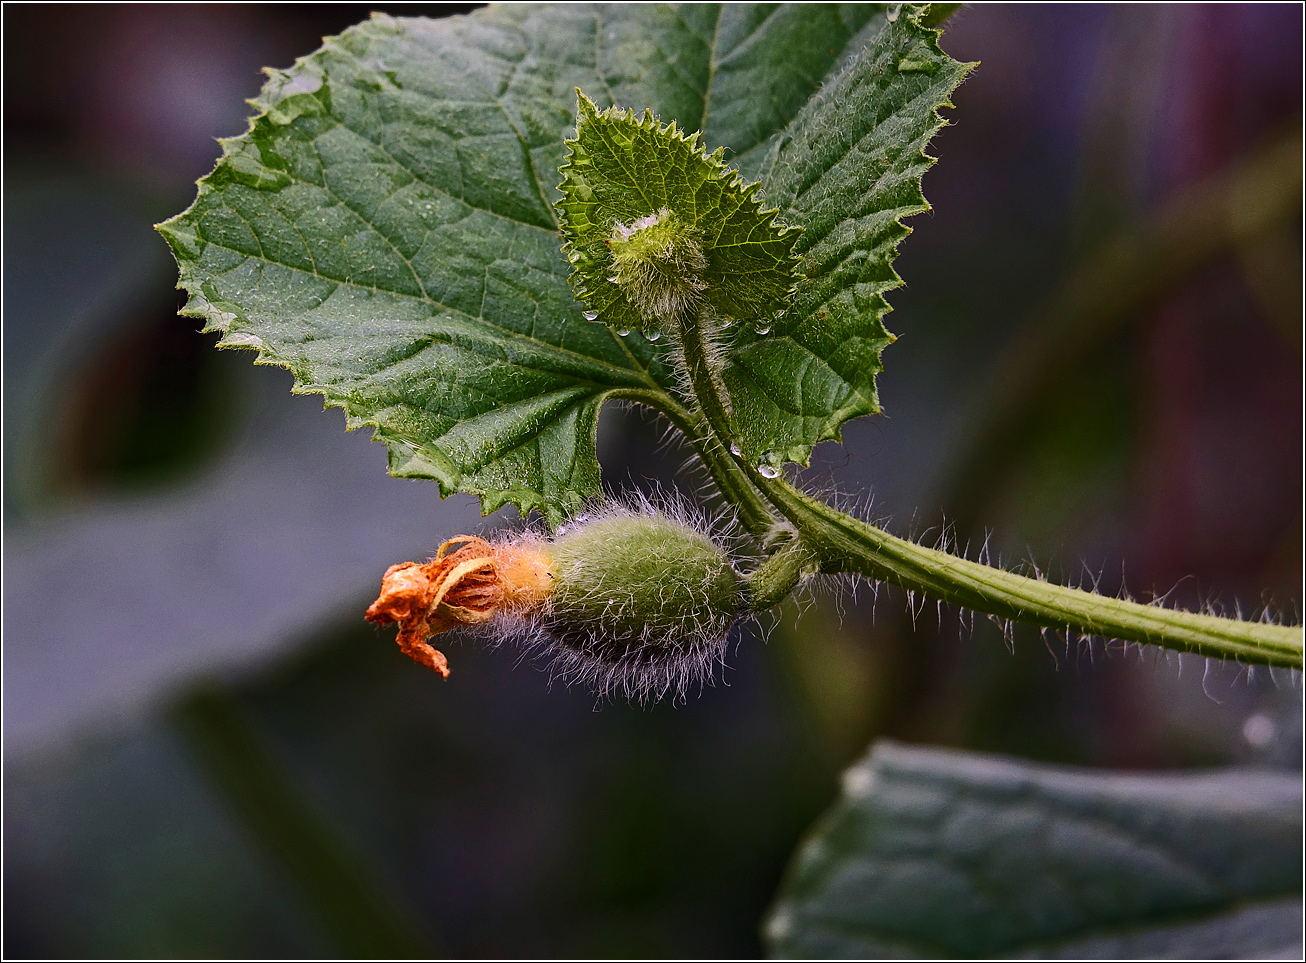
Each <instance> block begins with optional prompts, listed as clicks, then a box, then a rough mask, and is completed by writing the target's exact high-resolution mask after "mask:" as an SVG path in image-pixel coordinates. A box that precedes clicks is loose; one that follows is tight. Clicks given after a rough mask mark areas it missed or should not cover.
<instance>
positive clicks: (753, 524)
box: [612, 391, 776, 539]
mask: <svg viewBox="0 0 1306 963" xmlns="http://www.w3.org/2000/svg"><path fill="white" fill-rule="evenodd" d="M612 397H614V398H623V399H627V400H630V401H638V402H642V403H643V404H646V405H648V406H650V407H652V408H656V409H657V410H658V411H660V412H662V413H663V414H664V415H666V416H667V417H668V418H670V419H671V423H672V424H673V425H675V426H676V427H677V428H679V429H680V433H681V434H682V435H684V436H685V437H686V438H687V439H688V440H689V443H690V444H691V445H693V446H694V451H695V452H697V454H698V456H699V458H701V459H702V460H703V465H704V467H706V468H707V471H708V474H709V475H710V476H711V477H712V481H713V483H714V484H715V485H716V487H717V490H718V491H720V492H721V494H722V496H723V497H724V498H725V499H726V501H728V502H729V503H730V505H731V507H732V508H734V509H735V511H736V512H737V513H738V515H739V521H740V523H741V524H742V525H743V526H744V528H745V529H747V530H748V532H749V533H750V534H752V535H754V536H756V537H757V538H759V539H763V538H765V537H766V536H767V535H769V534H770V533H771V531H772V530H773V529H774V528H775V524H776V518H775V515H774V514H773V513H772V511H771V508H770V506H769V505H767V503H766V501H765V500H764V499H763V498H762V496H761V495H759V494H758V493H757V489H755V488H754V487H753V485H752V483H751V482H750V481H749V480H748V476H747V475H745V474H744V473H743V471H741V470H740V468H739V465H737V464H736V463H735V460H734V459H733V458H731V457H730V454H729V453H728V452H727V451H726V447H725V445H724V444H723V443H722V442H721V439H720V438H718V437H717V435H716V434H715V433H714V432H713V431H712V427H711V425H709V424H708V423H707V421H706V419H704V418H703V416H702V415H700V414H697V413H695V412H692V411H690V410H688V409H687V408H685V407H684V406H683V405H680V404H677V403H676V401H675V399H673V398H672V397H671V396H670V395H668V394H666V393H665V392H662V391H658V392H656V393H655V392H646V391H618V392H614V393H613V394H612Z"/></svg>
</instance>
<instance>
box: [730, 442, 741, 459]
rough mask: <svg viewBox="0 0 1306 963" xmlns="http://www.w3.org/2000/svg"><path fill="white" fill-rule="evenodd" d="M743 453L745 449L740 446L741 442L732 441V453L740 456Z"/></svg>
mask: <svg viewBox="0 0 1306 963" xmlns="http://www.w3.org/2000/svg"><path fill="white" fill-rule="evenodd" d="M743 453H744V449H742V448H740V447H739V442H737V441H733V442H731V443H730V454H732V455H734V456H735V457H736V458H738V457H739V456H740V455H742V454H743Z"/></svg>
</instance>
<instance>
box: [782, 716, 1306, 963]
mask: <svg viewBox="0 0 1306 963" xmlns="http://www.w3.org/2000/svg"><path fill="white" fill-rule="evenodd" d="M1301 859H1302V787H1301V780H1300V778H1298V777H1297V776H1293V775H1287V774H1279V773H1273V772H1265V771H1254V770H1221V771H1214V772H1207V773H1200V774H1133V773H1116V772H1098V771H1091V770H1080V769H1072V768H1069V767H1060V766H1047V765H1035V764H1030V763H1023V762H1016V761H1012V760H1006V759H1000V758H997V757H990V756H981V755H976V754H971V753H963V752H953V751H946V750H939V749H917V748H910V747H905V746H900V745H896V744H893V743H888V742H881V743H879V744H877V745H876V746H875V747H874V748H873V749H872V751H871V752H870V753H869V755H868V756H867V757H866V758H865V759H864V760H863V761H862V762H860V763H858V764H857V765H856V766H854V767H853V768H852V769H850V770H849V771H848V772H847V773H846V774H845V776H844V792H843V797H842V798H841V799H840V801H839V802H838V803H837V804H836V805H835V807H834V809H833V810H832V811H831V812H830V813H828V814H827V815H826V816H825V817H824V818H823V819H822V821H821V822H820V823H819V824H818V826H817V827H816V829H815V831H814V833H813V834H812V836H811V837H810V838H809V839H808V840H807V841H806V843H805V844H804V845H803V846H802V847H801V848H800V849H799V852H798V855H797V857H796V859H795V862H794V864H793V865H792V866H791V867H790V872H789V875H788V878H787V880H786V882H785V884H784V886H783V888H782V890H781V894H780V898H779V900H778V902H777V904H776V907H775V909H774V911H773V913H772V915H771V918H770V920H769V922H768V924H767V932H768V937H769V939H770V940H771V944H772V948H773V950H774V951H775V952H776V954H777V955H780V956H786V957H839V958H846V957H855V958H883V957H902V956H910V957H941V958H951V957H968V956H979V957H996V956H1013V955H1015V956H1030V957H1035V958H1039V957H1079V958H1115V957H1119V958H1125V959H1133V958H1139V957H1140V956H1141V957H1142V958H1152V957H1165V956H1174V957H1185V956H1186V957H1198V958H1200V957H1203V956H1213V955H1224V956H1238V957H1255V956H1258V955H1262V954H1268V953H1277V952H1279V951H1281V950H1282V949H1283V948H1284V947H1285V946H1286V947H1288V948H1289V949H1293V948H1294V947H1296V948H1297V949H1299V948H1300V944H1301ZM1294 952H1295V950H1294Z"/></svg>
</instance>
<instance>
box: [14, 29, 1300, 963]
mask: <svg viewBox="0 0 1306 963" xmlns="http://www.w3.org/2000/svg"><path fill="white" fill-rule="evenodd" d="M371 9H380V10H384V11H386V12H389V13H392V14H396V15H412V14H418V13H421V14H425V15H431V16H439V15H445V14H448V13H450V12H455V11H456V10H457V9H465V8H454V7H447V6H446V7H441V6H430V5H427V6H422V5H406V4H380V5H377V6H376V7H366V6H360V5H349V4H344V5H295V6H276V5H265V6H242V5H235V6H231V5H198V6H170V5H148V6H147V5H131V4H127V5H116V6H94V7H93V6H55V5H21V6H19V5H6V6H5V8H4V10H3V17H4V27H5V30H4V54H5V57H4V71H5V76H4V79H5V85H4V133H5V157H4V161H5V165H4V197H5V208H4V213H5V218H4V241H5V247H4V250H5V261H4V309H5V310H4V525H5V550H4V551H5V557H4V561H5V566H4V603H5V605H4V642H5V649H4V670H5V672H4V697H5V698H4V724H5V746H4V748H5V773H4V774H5V783H4V803H5V807H4V813H5V825H4V834H5V835H4V843H5V861H4V873H5V884H6V885H5V924H6V925H5V928H4V948H3V949H4V953H5V955H6V956H10V957H63V956H88V957H118V956H146V957H156V956H165V957H191V956H236V957H239V956H260V955H270V956H317V955H327V956H351V955H381V956H385V955H407V954H412V955H422V954H449V955H456V956H528V957H543V956H564V955H566V956H679V957H690V956H708V957H728V956H754V955H757V954H759V953H760V952H761V943H760V936H759V930H758V927H759V923H760V920H761V917H762V914H763V912H764V910H765V908H766V906H767V905H768V903H769V901H770V900H771V898H772V896H773V894H774V892H775V889H776V887H777V885H778V882H779V879H780V876H781V873H782V872H783V869H784V867H785V865H786V862H787V860H788V859H789V856H790V854H791V852H792V850H793V848H794V846H795V844H796V842H797V840H798V839H799V837H800V835H801V833H802V832H803V830H804V829H805V828H806V827H807V826H808V825H809V824H810V823H811V822H812V820H813V819H814V818H815V817H816V816H817V815H818V814H819V813H820V812H821V811H822V810H823V809H824V808H825V807H827V806H828V805H829V803H830V802H831V800H832V799H833V798H834V796H835V794H836V784H837V778H836V777H837V775H838V773H839V772H840V770H841V769H842V768H843V767H844V766H845V765H847V764H848V763H849V762H850V761H851V760H853V759H854V758H855V757H856V756H858V755H859V754H860V753H861V752H862V750H863V749H864V748H865V746H866V744H867V743H868V742H869V741H870V740H871V739H872V738H874V737H876V736H881V735H887V736H892V737H895V738H898V739H902V740H906V741H911V742H918V743H927V744H935V745H943V746H955V747H963V748H973V749H982V750H987V751H993V752H1002V753H1008V754H1013V755H1018V756H1022V757H1025V758H1030V759H1038V760H1047V761H1060V762H1069V763H1075V764H1082V765H1092V766H1107V767H1121V768H1132V769H1170V768H1179V767H1192V766H1206V765H1214V764H1220V763H1229V762H1242V763H1251V764H1256V765H1264V766H1273V767H1281V768H1294V767H1297V768H1299V767H1300V758H1301V745H1302V732H1301V702H1302V697H1301V691H1302V690H1301V680H1300V677H1299V676H1298V675H1296V674H1291V673H1286V672H1284V673H1274V674H1271V673H1269V672H1268V671H1266V670H1258V671H1256V672H1251V671H1249V670H1247V669H1240V668H1238V667H1231V666H1224V665H1221V664H1218V663H1211V664H1208V663H1206V662H1205V661H1203V660H1201V659H1196V658H1188V657H1185V658H1182V659H1181V658H1179V657H1177V656H1175V655H1173V654H1170V655H1167V654H1164V653H1161V652H1158V651H1155V650H1150V649H1143V650H1139V649H1138V648H1136V647H1130V648H1128V649H1127V650H1126V649H1123V648H1121V647H1118V646H1110V645H1104V644H1102V643H1100V642H1099V643H1094V644H1091V645H1090V644H1085V643H1078V642H1067V641H1066V640H1064V639H1060V638H1057V637H1055V636H1054V635H1048V636H1047V637H1041V636H1040V634H1039V633H1038V632H1036V631H1033V630H1023V629H1017V630H1016V631H1015V633H1014V636H1012V637H1009V638H1004V637H1003V634H1002V633H1001V632H1000V631H999V630H998V629H997V628H996V627H994V626H992V625H990V624H989V623H987V622H986V621H984V620H983V619H978V620H975V621H974V623H973V624H972V623H971V622H970V620H969V619H967V620H965V623H964V624H962V623H961V620H959V618H958V615H957V613H955V612H950V611H948V610H946V609H945V610H943V611H941V612H939V611H938V610H936V607H935V606H933V605H932V604H926V605H925V606H924V608H923V609H920V610H918V611H916V612H915V613H914V614H909V612H908V607H907V604H906V601H905V600H904V599H903V598H902V597H901V595H900V594H899V593H896V592H894V591H890V590H887V589H886V590H883V591H880V592H879V593H878V600H877V597H876V596H877V593H876V592H875V591H873V588H872V587H871V586H867V585H861V586H858V587H857V590H856V593H855V595H854V594H853V593H852V592H850V591H847V590H839V591H825V590H819V591H817V592H815V593H814V598H813V600H811V601H809V602H808V603H806V604H804V605H802V606H798V605H795V604H790V605H789V606H787V607H786V608H785V609H784V611H783V612H781V613H780V614H779V616H778V618H776V619H775V620H774V624H772V620H767V624H766V625H764V626H763V627H760V628H759V627H750V628H746V629H744V630H743V631H742V632H740V634H739V635H738V639H737V643H736V644H735V645H732V648H731V657H730V660H729V661H730V666H729V668H728V669H727V670H726V672H725V673H724V675H723V676H722V677H721V678H719V679H718V680H717V684H716V685H715V686H712V687H709V688H706V689H704V690H703V691H702V692H694V693H691V694H690V695H689V696H688V698H687V699H686V700H684V701H683V702H681V703H679V704H669V703H668V704H662V705H659V706H656V707H654V708H651V709H641V708H637V707H633V706H629V705H625V704H620V703H619V704H608V703H602V702H596V700H595V698H594V697H593V696H592V695H591V694H589V693H587V692H585V691H583V690H579V689H570V690H569V689H565V688H563V687H561V686H553V687H550V686H549V684H548V678H547V675H546V674H545V673H543V672H541V671H540V670H539V669H538V668H537V667H534V666H532V665H530V664H529V663H522V662H520V661H519V659H518V657H517V654H516V653H513V652H510V651H504V650H500V651H485V650H482V649H481V648H479V647H478V646H476V645H475V644H459V643H455V644H454V645H453V647H452V649H450V650H449V655H450V660H451V662H452V664H453V667H454V675H453V677H452V679H451V680H450V681H449V682H447V683H440V682H439V681H438V680H436V679H434V678H433V677H432V676H431V675H430V674H429V673H427V672H425V671H423V670H421V669H420V668H418V667H416V666H415V665H414V664H413V663H412V662H410V661H409V660H408V659H405V658H403V657H402V655H401V654H400V653H399V652H398V650H397V649H396V648H395V646H394V644H393V641H392V638H391V637H392V634H393V633H392V632H386V631H384V630H378V629H375V628H373V627H371V626H368V625H367V624H366V623H364V622H363V620H362V617H361V613H362V610H363V608H364V607H365V605H366V603H367V601H368V600H369V598H370V597H371V596H372V595H373V594H374V592H375V589H376V585H377V583H378V580H379V577H380V574H381V572H382V571H383V570H384V568H385V567H386V565H388V564H390V563H391V562H394V561H399V560H402V559H406V558H418V557H422V556H423V555H425V554H426V553H428V552H430V551H431V550H432V549H433V548H434V547H435V545H437V544H438V543H439V542H440V541H441V540H442V539H443V538H445V537H448V536H449V535H452V534H455V533H457V532H461V531H466V530H468V529H469V528H471V527H473V526H476V525H479V524H481V522H480V520H479V518H478V513H477V511H476V507H475V505H474V504H473V502H472V500H471V499H467V498H462V497H457V498H451V499H449V500H448V501H446V502H443V503H442V502H440V500H439V498H438V494H437V491H436V489H435V486H434V485H429V484H426V483H422V482H416V481H405V480H398V479H391V478H388V477H387V476H386V475H385V453H384V450H383V448H382V447H381V446H379V445H372V444H369V442H368V440H367V439H366V438H365V437H363V435H362V433H357V434H355V435H346V434H345V433H344V431H343V430H342V429H343V417H342V415H341V413H340V412H339V411H330V412H323V411H321V405H320V401H319V400H318V399H315V398H310V397H294V396H291V395H290V393H289V388H290V383H291V379H290V376H289V375H288V374H287V373H286V372H284V371H281V370H274V369H267V368H264V369H254V368H253V367H252V366H251V365H250V363H249V360H248V356H247V355H245V354H243V353H236V352H217V351H214V350H212V347H211V345H212V341H213V340H214V338H213V337H212V336H204V335H200V334H199V333H197V331H196V326H197V323H196V322H194V321H192V320H189V319H182V318H178V317H176V314H175V312H176V310H177V308H178V307H179V305H180V303H181V298H180V296H179V295H178V294H177V293H176V292H175V291H174V290H173V283H174V280H175V270H174V267H173V264H172V262H171V259H170V257H169V255H168V252H167V249H166V246H165V245H164V243H163V242H162V240H161V239H160V238H158V237H157V236H156V235H155V234H154V233H153V231H152V230H151V227H150V225H151V224H153V223H154V222H156V221H158V220H161V219H163V218H164V217H167V216H169V215H171V214H174V213H176V212H177V211H179V210H181V209H182V208H184V207H185V206H186V205H187V204H189V202H190V200H191V199H192V197H193V195H194V186H193V181H194V180H195V178H197V177H199V176H200V175H202V174H204V173H206V172H207V171H208V170H209V169H210V167H211V165H212V162H213V159H214V158H215V157H216V155H217V153H218V147H217V145H216V144H215V143H214V140H213V138H214V137H217V136H226V135H231V134H235V133H238V132H240V131H241V130H243V129H244V120H243V118H244V117H245V115H246V113H247V108H246V106H245V104H244V103H243V100H244V98H247V97H251V96H253V95H254V94H255V93H256V92H257V90H258V88H259V85H260V81H261V77H260V75H259V73H258V69H259V68H260V67H262V66H264V65H265V64H266V65H273V66H286V65H288V64H289V63H290V62H291V61H292V60H293V59H294V58H295V57H296V56H299V55H302V54H305V53H308V52H309V51H311V50H312V49H313V48H314V47H315V46H316V45H317V44H318V41H319V38H320V37H321V36H323V35H326V34H331V33H336V32H339V31H340V30H342V29H344V28H345V27H347V26H349V25H350V24H352V23H355V22H357V21H358V20H361V19H363V18H364V17H365V16H366V15H367V13H368V12H369V11H370V10H371ZM1301 28H1302V11H1301V8H1299V7H1297V6H1293V5H1236V6H1195V5H1192V6H1190V5H1170V6H1164V7H1162V6H1141V7H1140V6H1128V7H1125V6H1119V7H1113V6H1069V7H1053V6H1039V5H1023V6H985V7H982V8H978V9H970V10H962V11H961V12H960V13H958V14H956V15H955V16H954V17H953V18H952V20H951V21H950V22H949V24H948V27H947V32H946V34H945V37H944V47H945V49H946V50H948V52H949V53H951V54H952V55H953V56H955V57H957V58H958V59H961V60H979V61H981V62H982V64H981V66H980V68H979V69H978V70H977V71H976V72H975V74H974V75H973V76H972V78H971V79H970V80H968V81H967V82H966V83H965V84H964V85H963V86H962V88H961V89H960V90H959V91H958V93H957V95H956V96H955V98H954V100H955V103H956V110H955V111H953V112H951V114H950V115H949V120H950V122H951V125H952V126H950V127H948V128H946V129H945V130H944V131H942V132H941V133H940V135H939V136H938V138H937V139H936V141H935V144H934V153H936V154H937V155H938V156H940V157H941V161H940V163H939V164H938V166H937V167H936V168H935V169H934V170H933V171H931V172H930V173H929V174H928V175H927V176H926V179H925V188H926V194H927V196H928V197H929V198H930V201H931V202H932V204H933V205H934V208H935V210H934V212H933V213H931V214H929V215H926V216H922V217H919V218H917V219H915V221H914V222H913V227H915V228H916V229H918V230H919V235H918V236H915V237H912V238H910V239H908V240H907V241H906V242H905V244H904V246H903V253H902V256H901V258H900V260H899V262H898V266H899V271H900V273H901V274H902V275H903V277H904V278H906V280H907V287H906V288H905V289H903V290H901V291H899V292H896V293H895V294H894V295H893V296H892V297H891V301H892V303H893V304H894V307H895V312H894V313H893V314H892V315H890V317H889V318H888V324H889V327H890V328H891V329H892V330H893V331H895V332H896V333H898V334H899V335H900V336H901V338H900V340H899V342H898V343H897V344H896V345H894V346H893V347H892V348H891V349H890V350H889V351H888V352H887V353H886V357H885V361H886V364H887V370H886V371H885V373H884V375H883V377H882V380H881V392H880V393H881V398H882V401H883V403H884V406H885V414H884V415H883V416H880V417H877V418H874V419H869V420H865V421H863V422H858V423H855V424H853V425H850V426H849V427H848V428H847V429H846V430H845V441H846V444H845V445H844V446H842V447H840V446H834V445H830V444H826V445H823V446H821V447H820V448H819V449H818V451H817V453H816V455H815V456H814V458H813V462H812V467H811V468H810V469H808V470H806V471H805V472H804V473H803V477H804V478H805V480H806V481H807V482H808V484H809V485H810V486H811V487H813V488H815V489H818V490H821V491H826V492H831V493H835V492H838V493H844V497H845V498H846V499H847V500H848V501H850V502H856V503H857V504H858V505H859V506H861V507H860V510H861V511H863V512H864V513H866V514H867V515H868V516H869V517H874V518H877V519H884V520H886V524H887V525H888V527H889V528H890V529H891V530H893V531H895V532H899V533H915V534H916V535H918V536H920V537H922V538H923V539H926V540H929V541H936V540H938V539H939V538H940V537H941V532H944V531H945V530H946V532H947V537H948V540H949V541H950V542H954V541H955V542H956V543H958V544H961V545H966V544H969V545H970V552H971V554H972V556H973V555H974V554H975V553H976V551H977V550H978V549H979V546H980V545H981V544H985V543H987V546H988V549H989V551H990V552H991V554H992V556H993V557H994V558H998V557H1001V558H1002V559H1004V560H1005V561H1006V562H1008V563H1011V564H1024V565H1026V567H1027V568H1029V569H1030V570H1032V566H1034V565H1037V566H1038V568H1039V570H1040V571H1046V572H1048V573H1049V574H1050V575H1051V576H1052V577H1055V578H1058V579H1068V580H1079V581H1097V582H1099V584H1100V586H1101V588H1102V589H1103V590H1104V591H1108V592H1116V591H1119V590H1121V589H1122V588H1124V589H1127V590H1128V591H1130V592H1131V593H1133V594H1134V595H1135V596H1137V597H1142V598H1149V597H1152V596H1153V595H1154V594H1164V593H1166V592H1172V593H1173V595H1172V597H1173V598H1174V599H1175V600H1176V601H1178V602H1180V603H1181V604H1184V605H1198V604H1203V603H1206V604H1211V605H1214V606H1217V607H1221V608H1223V609H1224V610H1226V611H1232V610H1233V609H1234V607H1235V606H1240V607H1241V610H1242V611H1243V612H1244V613H1248V614H1252V613H1256V612H1259V611H1260V610H1261V609H1263V608H1264V607H1266V606H1268V607H1269V608H1270V609H1271V610H1272V611H1274V612H1276V613H1282V614H1285V615H1286V616H1288V617H1290V618H1293V619H1298V618H1299V614H1300V613H1299V607H1300V603H1301V598H1302V592H1301V579H1302V565H1301V560H1302V409H1301V397H1302V319H1301V310H1302V309H1301V285H1302V277H1301V257H1302V224H1301V214H1300V211H1301V172H1300V169H1301V146H1300V145H1301V72H1302V47H1301V37H1302V29H1301ZM664 429H665V425H663V424H659V423H658V422H656V421H655V420H654V419H652V418H651V417H649V416H646V415H645V414H644V413H642V412H641V411H639V410H638V409H630V408H624V409H623V408H620V407H618V406H609V408H608V410H606V411H605V413H604V416H603V420H602V422H601V425H600V438H599V449H600V451H599V453H600V459H601V461H602V463H603V466H604V472H605V478H604V481H605V484H606V485H607V486H608V487H609V488H610V489H611V490H613V491H616V492H620V491H623V490H630V489H642V490H646V491H648V490H652V489H653V488H654V487H656V486H658V485H661V486H668V485H681V486H684V487H687V488H693V487H695V486H696V485H697V484H698V482H699V481H700V480H699V479H697V478H696V477H695V476H693V475H692V474H688V475H687V474H685V473H684V472H682V471H681V466H682V464H683V462H684V460H685V457H686V452H685V451H684V450H683V449H681V448H678V447H677V446H676V445H675V443H674V441H673V442H671V443H668V444H659V439H660V438H661V437H662V434H663V432H664ZM945 519H946V523H947V524H946V529H945V525H944V523H945ZM511 521H512V518H511V517H507V516H505V517H503V518H499V517H496V518H494V519H491V520H489V521H487V522H486V523H485V524H487V525H494V524H499V523H500V522H504V523H510V522H511Z"/></svg>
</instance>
